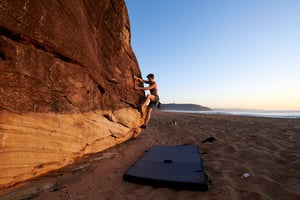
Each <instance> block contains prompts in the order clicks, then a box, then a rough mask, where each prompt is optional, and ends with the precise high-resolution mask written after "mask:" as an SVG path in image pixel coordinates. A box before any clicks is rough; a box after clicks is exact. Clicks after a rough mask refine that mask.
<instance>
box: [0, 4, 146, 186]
mask: <svg viewBox="0 0 300 200" xmlns="http://www.w3.org/2000/svg"><path fill="white" fill-rule="evenodd" d="M0 71H1V73H0V171H1V174H0V188H4V187H7V186H10V185H13V184H15V183H17V182H19V181H23V180H26V179H28V178H31V177H33V176H37V175H40V174H42V173H45V172H47V171H50V170H53V169H57V168H59V167H62V166H64V165H66V164H69V163H71V162H73V160H74V159H76V158H77V157H80V156H82V155H84V154H86V153H93V152H97V151H101V150H103V149H106V148H108V147H111V146H114V145H116V144H118V143H120V142H123V141H126V140H128V139H130V138H131V137H133V136H136V135H138V134H139V133H140V129H139V128H138V127H139V125H140V124H142V119H141V115H140V113H139V112H138V110H137V109H136V104H137V103H140V101H141V100H142V99H143V97H144V94H143V93H142V92H138V91H135V90H134V89H133V88H134V79H133V76H134V75H139V74H140V70H139V67H138V64H137V60H136V58H135V55H134V53H133V51H132V49H131V46H130V26H129V20H128V14H127V10H126V6H125V3H124V1H122V0H121V1H120V0H101V1H98V0H78V1H55V0H53V1H46V0H42V1H41V0H27V1H11V0H2V1H1V3H0ZM49 163H51V164H49Z"/></svg>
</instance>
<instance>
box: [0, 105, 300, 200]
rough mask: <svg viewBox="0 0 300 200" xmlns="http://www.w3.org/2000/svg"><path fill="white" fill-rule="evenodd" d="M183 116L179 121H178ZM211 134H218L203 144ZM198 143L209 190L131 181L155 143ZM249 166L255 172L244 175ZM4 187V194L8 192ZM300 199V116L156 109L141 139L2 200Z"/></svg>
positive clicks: (23, 187)
mask: <svg viewBox="0 0 300 200" xmlns="http://www.w3.org/2000/svg"><path fill="white" fill-rule="evenodd" d="M173 120H175V121H176V122H177V126H175V125H174V124H173V123H172V121H173ZM207 137H214V138H215V139H216V140H215V141H213V142H211V143H209V142H207V143H201V142H202V141H203V140H205V139H206V138H207ZM181 144H197V145H198V146H199V149H200V152H202V153H204V154H201V157H202V159H203V164H204V169H205V171H206V173H207V174H208V176H209V179H210V180H211V183H210V184H209V190H208V191H207V192H195V191H186V190H181V191H180V190H173V189H167V188H155V187H152V186H146V185H139V184H133V183H128V182H125V181H123V180H122V176H123V174H124V173H125V172H126V171H127V169H128V168H129V167H130V166H131V165H132V164H133V163H134V162H135V161H136V160H138V159H139V158H140V157H141V156H143V154H144V153H145V151H146V150H148V149H149V148H150V147H151V146H152V145H181ZM244 173H248V174H250V176H249V177H247V178H242V175H243V174H244ZM1 193H2V194H1ZM28 197H29V199H34V200H40V199H53V200H54V199H55V200H59V199H63V200H80V199H88V200H90V199H95V200H96V199H97V200H98V199H100V200H101V199H137V200H139V199H143V200H146V199H183V200H186V199H226V200H227V199H230V200H232V199H247V200H248V199H255V200H259V199H270V200H271V199H272V200H273V199H282V200H287V199H289V200H293V199H295V200H296V199H300V119H271V118H257V117H241V116H229V115H205V114H184V113H167V112H160V111H155V112H154V113H153V114H152V119H151V121H150V125H149V126H148V128H147V129H146V130H144V131H143V132H142V134H141V135H140V136H139V137H137V138H136V139H132V140H130V141H128V142H126V143H123V144H121V145H119V146H117V147H114V148H111V149H108V150H106V151H104V152H101V153H98V154H94V155H90V156H88V157H85V158H82V159H81V160H79V161H78V162H76V163H75V164H73V165H71V166H68V167H66V168H64V169H62V170H59V171H57V172H53V173H50V174H48V175H46V176H44V177H40V178H38V179H35V180H32V181H28V182H26V183H23V184H20V185H18V186H16V187H15V188H13V189H9V190H7V191H2V192H0V199H18V198H19V199H20V198H28Z"/></svg>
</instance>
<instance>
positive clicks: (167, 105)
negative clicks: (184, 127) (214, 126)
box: [160, 103, 212, 111]
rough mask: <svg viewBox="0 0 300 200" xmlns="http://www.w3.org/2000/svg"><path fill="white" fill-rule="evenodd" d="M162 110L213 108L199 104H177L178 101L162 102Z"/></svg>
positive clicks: (202, 109) (201, 109) (207, 109)
mask: <svg viewBox="0 0 300 200" xmlns="http://www.w3.org/2000/svg"><path fill="white" fill-rule="evenodd" d="M160 109H162V110H179V111H211V110H212V109H210V108H208V107H205V106H201V105H198V104H177V103H162V104H161V105H160Z"/></svg>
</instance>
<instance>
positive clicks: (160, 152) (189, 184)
mask: <svg viewBox="0 0 300 200" xmlns="http://www.w3.org/2000/svg"><path fill="white" fill-rule="evenodd" d="M123 179H124V180H125V181H128V182H133V183H139V184H147V185H152V186H155V187H168V188H174V189H185V190H199V191H206V190H207V176H206V174H205V172H204V170H203V165H202V160H201V156H200V152H199V149H198V146H197V145H181V146H152V147H151V148H150V149H149V150H148V151H147V152H146V154H145V155H144V156H143V157H142V158H140V159H139V160H138V161H136V162H135V163H134V164H133V166H131V167H130V168H129V169H128V171H127V172H126V173H125V174H124V175H123Z"/></svg>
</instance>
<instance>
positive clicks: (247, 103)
mask: <svg viewBox="0 0 300 200" xmlns="http://www.w3.org/2000/svg"><path fill="white" fill-rule="evenodd" d="M125 2H126V5H127V9H128V14H129V19H130V26H131V45H132V48H133V50H134V52H135V55H136V57H137V59H138V63H139V67H140V69H141V71H142V75H143V77H144V78H145V77H146V75H147V74H149V73H154V74H155V77H156V78H155V79H156V81H157V83H158V85H159V95H160V98H161V102H162V103H195V104H200V105H203V106H208V107H210V108H244V109H265V110H300V1H299V0H185V1H184V0H125Z"/></svg>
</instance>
